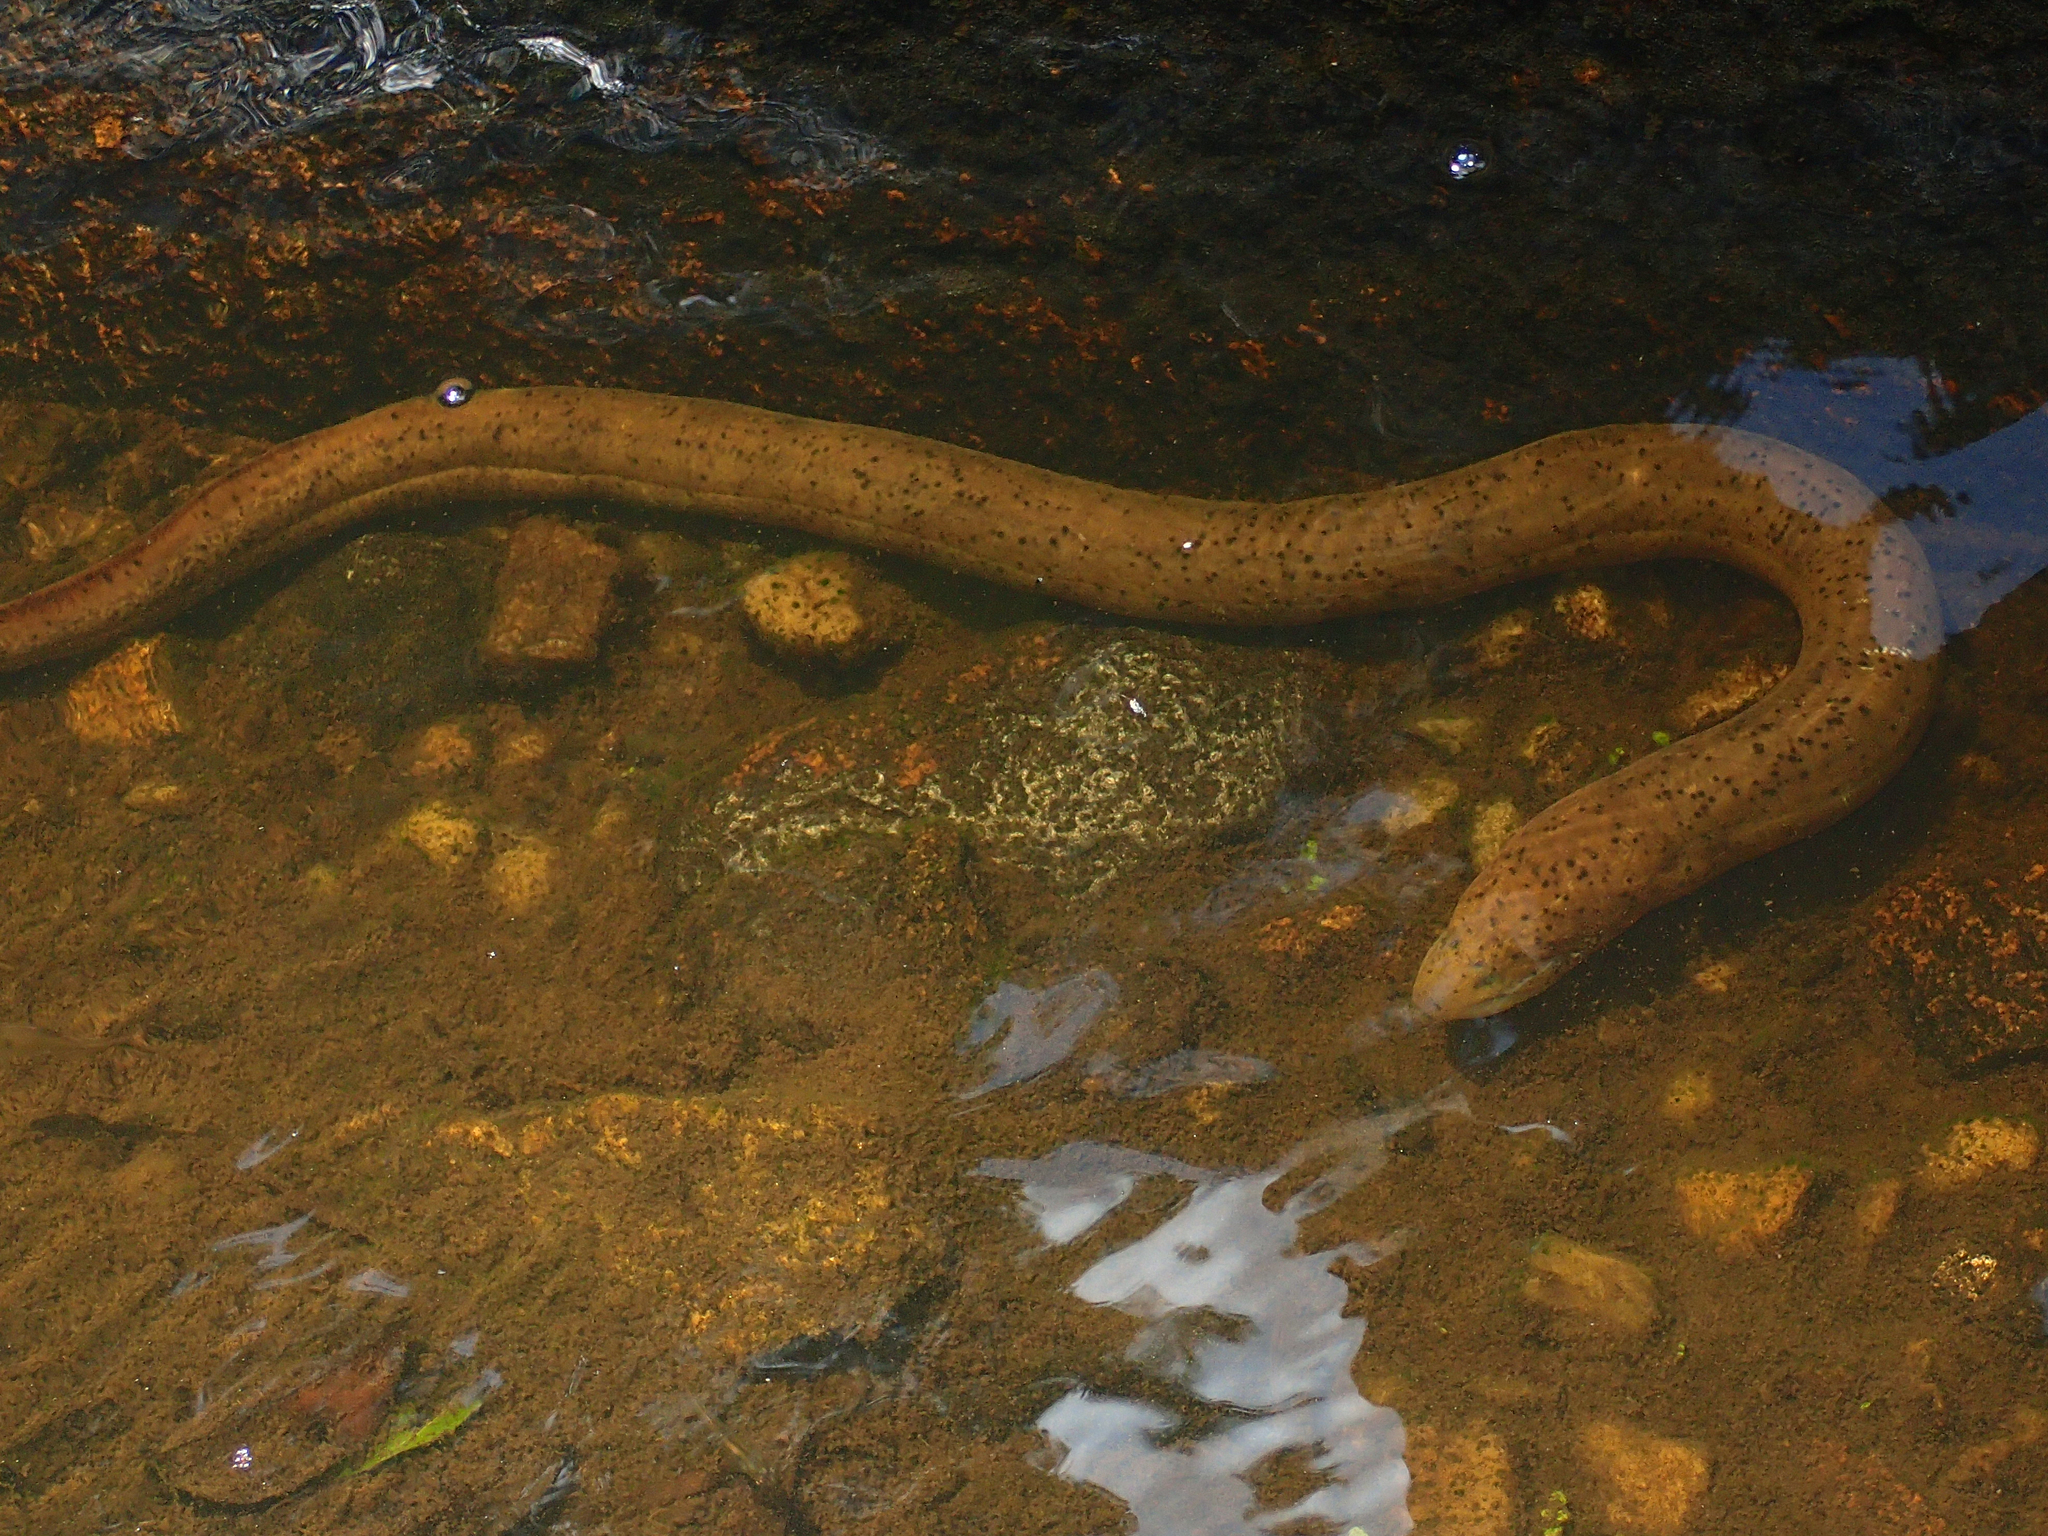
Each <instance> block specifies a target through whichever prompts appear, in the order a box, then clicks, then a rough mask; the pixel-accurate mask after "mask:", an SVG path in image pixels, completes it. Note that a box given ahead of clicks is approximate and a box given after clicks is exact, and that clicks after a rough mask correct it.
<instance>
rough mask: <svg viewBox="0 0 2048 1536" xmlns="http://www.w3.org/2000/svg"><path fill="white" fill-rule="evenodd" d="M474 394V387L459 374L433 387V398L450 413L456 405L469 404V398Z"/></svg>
mask: <svg viewBox="0 0 2048 1536" xmlns="http://www.w3.org/2000/svg"><path fill="white" fill-rule="evenodd" d="M475 393H476V386H475V385H474V384H472V383H470V382H469V380H467V379H465V378H464V377H463V376H462V375H461V374H459V373H458V374H456V375H455V376H454V377H453V378H448V379H443V380H442V381H441V382H440V383H438V384H436V385H435V386H434V398H435V399H436V400H438V401H440V402H441V403H442V404H443V405H445V406H447V407H448V409H449V410H451V411H452V410H454V409H455V407H456V406H458V405H467V404H469V397H470V396H471V395H473V394H475Z"/></svg>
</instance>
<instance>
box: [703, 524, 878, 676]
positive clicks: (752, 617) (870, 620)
mask: <svg viewBox="0 0 2048 1536" xmlns="http://www.w3.org/2000/svg"><path fill="white" fill-rule="evenodd" d="M899 607H900V603H891V602H890V601H888V594H886V593H885V592H884V591H883V589H882V588H881V585H880V583H878V582H877V581H876V580H875V579H874V577H873V576H872V575H870V574H869V573H868V571H867V569H866V567H864V566H863V565H862V564H861V563H860V562H859V561H857V560H855V559H854V558H853V557H852V556H851V555H848V554H845V553H843V552H842V551H839V550H832V549H825V550H814V551H812V552H811V553H809V554H802V555H796V556H793V557H792V558H790V559H788V560H784V561H782V562H780V563H779V564H776V565H772V566H770V567H769V568H768V569H767V570H765V571H761V572H758V573H757V574H755V575H754V576H752V577H749V578H748V580H747V584H746V585H745V586H744V587H742V588H741V589H740V611H741V612H742V613H744V614H745V615H746V618H747V623H748V625H749V626H750V627H751V628H752V629H753V631H754V635H755V637H756V638H757V639H759V640H760V642H761V643H762V644H763V645H765V646H767V647H768V649H769V650H771V651H773V652H775V654H776V655H778V656H780V657H782V658H783V659H784V660H786V661H795V662H822V663H824V664H825V665H827V666H831V667H852V666H858V665H859V664H860V663H861V662H863V661H866V660H867V659H868V658H869V657H870V656H872V655H873V654H874V653H875V652H876V651H877V650H879V649H880V648H881V647H882V646H884V645H887V644H889V643H890V641H892V640H893V639H895V638H897V634H898V631H899V630H900V628H901V624H900V617H899V615H898V613H897V610H898V608H899Z"/></svg>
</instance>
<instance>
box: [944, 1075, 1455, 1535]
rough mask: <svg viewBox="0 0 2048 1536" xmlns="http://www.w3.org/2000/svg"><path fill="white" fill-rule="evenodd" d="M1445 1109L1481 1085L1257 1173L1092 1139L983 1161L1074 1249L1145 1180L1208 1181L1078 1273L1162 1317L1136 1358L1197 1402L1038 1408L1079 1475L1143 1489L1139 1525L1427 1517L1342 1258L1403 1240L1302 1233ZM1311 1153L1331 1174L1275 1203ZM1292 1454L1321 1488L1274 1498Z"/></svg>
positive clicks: (1147, 1316) (1383, 1118)
mask: <svg viewBox="0 0 2048 1536" xmlns="http://www.w3.org/2000/svg"><path fill="white" fill-rule="evenodd" d="M1443 1113H1456V1114H1465V1113H1468V1110H1467V1107H1466V1104H1465V1101H1464V1098H1463V1096H1462V1095H1460V1094H1456V1093H1440V1094H1437V1095H1434V1096H1433V1097H1432V1098H1431V1099H1430V1100H1428V1101H1426V1102H1424V1103H1421V1104H1416V1105H1411V1106H1408V1107H1406V1108H1403V1109H1399V1110H1394V1111H1390V1112H1388V1113H1385V1114H1380V1115H1374V1116H1370V1117H1368V1118H1366V1119H1362V1120H1358V1121H1354V1122H1352V1123H1350V1124H1347V1125H1341V1126H1337V1127H1334V1128H1332V1129H1331V1130H1328V1131H1325V1132H1322V1133H1320V1134H1318V1135H1317V1136H1314V1137H1312V1138H1310V1139H1309V1140H1308V1141H1306V1142H1304V1143H1303V1144H1302V1145H1301V1146H1299V1147H1297V1148H1296V1149H1295V1150H1294V1151H1293V1152H1291V1153H1289V1154H1288V1156H1286V1157H1285V1158H1283V1159H1282V1160H1281V1161H1280V1162H1279V1163H1278V1164H1277V1165H1275V1166H1274V1167H1272V1168H1269V1169H1267V1170H1265V1171H1264V1172H1260V1173H1252V1174H1232V1173H1223V1172H1214V1171H1209V1170H1204V1169H1197V1168H1190V1167H1188V1166H1187V1165H1185V1164H1182V1163H1178V1162H1175V1161H1174V1160H1172V1159H1166V1158H1157V1157H1153V1156H1151V1155H1149V1154H1144V1153H1133V1152H1129V1151H1126V1150H1124V1149H1121V1148H1116V1147H1103V1146H1096V1145H1093V1144H1089V1143H1075V1144H1073V1145H1070V1146H1067V1147H1064V1148H1062V1149H1061V1150H1060V1151H1058V1152H1056V1153H1053V1154H1052V1155H1051V1156H1049V1157H1044V1158H1040V1159H1037V1160H1035V1161H1032V1162H1018V1161H1015V1160H1013V1159H990V1160H988V1161H985V1162H983V1163H982V1164H981V1166H980V1167H979V1168H978V1169H977V1170H976V1171H977V1172H978V1173H980V1174H981V1175H983V1176H984V1177H987V1178H998V1179H1006V1180H1011V1181H1013V1182H1015V1183H1017V1184H1019V1185H1021V1186H1022V1195H1023V1201H1024V1206H1025V1209H1026V1210H1027V1211H1028V1212H1029V1214H1030V1216H1031V1219H1032V1220H1033V1222H1034V1223H1036V1225H1037V1227H1038V1230H1039V1232H1040V1233H1041V1234H1042V1235H1043V1236H1044V1237H1045V1238H1046V1239H1047V1241H1048V1242H1050V1243H1052V1244H1054V1245H1056V1246H1060V1245H1065V1244H1067V1243H1071V1242H1073V1241H1074V1240H1076V1239H1077V1238H1079V1237H1082V1236H1083V1235H1085V1234H1086V1233H1087V1232H1088V1231H1089V1230H1090V1229H1091V1228H1092V1227H1094V1226H1095V1224H1096V1223H1097V1222H1099V1221H1101V1220H1102V1218H1103V1217H1105V1216H1107V1215H1108V1214H1109V1213H1110V1212H1111V1211H1113V1210H1114V1209H1116V1207H1117V1206H1118V1205H1120V1204H1121V1203H1122V1202H1123V1201H1124V1200H1125V1199H1127V1198H1128V1197H1129V1196H1130V1194H1131V1193H1132V1192H1133V1191H1134V1190H1135V1189H1136V1187H1137V1184H1138V1181H1139V1180H1140V1179H1143V1178H1147V1177H1153V1176H1161V1175H1164V1176H1168V1177H1173V1178H1177V1179H1180V1180H1182V1181H1184V1182H1186V1183H1189V1184H1192V1185H1193V1186H1194V1189H1193V1191H1192V1192H1191V1193H1190V1194H1189V1196H1188V1198H1187V1201H1186V1203H1185V1204H1184V1205H1182V1207H1181V1208H1180V1210H1179V1211H1178V1212H1176V1213H1175V1214H1174V1215H1173V1216H1172V1217H1170V1218H1169V1219H1168V1220H1166V1221H1165V1222H1163V1223H1162V1224H1161V1225H1159V1226H1158V1227H1155V1228H1154V1229H1153V1230H1152V1231H1151V1232H1149V1233H1148V1234H1146V1235H1145V1236H1144V1237H1142V1238H1140V1239H1139V1240H1138V1241H1137V1242H1135V1243H1131V1244H1128V1245H1126V1246H1124V1247H1122V1248H1119V1249H1117V1250H1116V1251H1115V1252H1113V1253H1110V1254H1108V1255H1106V1256H1105V1257H1103V1258H1101V1259H1098V1260H1097V1261H1096V1262H1095V1263H1094V1264H1092V1265H1090V1266H1089V1268H1088V1269H1087V1270H1086V1271H1085V1272H1084V1273H1083V1274H1082V1275H1081V1276H1080V1278H1079V1279H1077V1280H1075V1281H1074V1283H1073V1287H1072V1289H1073V1293H1074V1295H1076V1296H1078V1297H1079V1298H1080V1299H1081V1300H1083V1301H1085V1302H1089V1303H1091V1304H1092V1305H1095V1306H1106V1307H1114V1308H1116V1309H1117V1310H1119V1311H1121V1312H1125V1313H1127V1314H1129V1315H1130V1316H1132V1317H1135V1318H1138V1319H1140V1320H1141V1321H1142V1323H1143V1325H1144V1326H1143V1327H1141V1328H1140V1329H1139V1331H1138V1333H1137V1335H1136V1337H1134V1338H1133V1339H1132V1340H1131V1342H1130V1343H1129V1345H1127V1346H1126V1348H1125V1350H1124V1355H1125V1358H1126V1359H1128V1360H1130V1361H1132V1362H1133V1363H1135V1364H1136V1365H1138V1366H1139V1367H1140V1368H1141V1369H1142V1370H1143V1371H1144V1372H1145V1373H1146V1374H1147V1375H1149V1376H1151V1377H1153V1378H1154V1379H1155V1380H1157V1381H1159V1382H1161V1383H1164V1384H1165V1385H1166V1387H1167V1389H1168V1397H1167V1401H1177V1402H1178V1403H1179V1406H1178V1407H1177V1408H1168V1407H1165V1406H1162V1405H1161V1403H1160V1402H1157V1401H1138V1400H1136V1399H1132V1398H1125V1397H1118V1396H1114V1395H1110V1394H1107V1393H1103V1392H1099V1391H1095V1390H1092V1389H1090V1388H1086V1387H1080V1388H1075V1389H1073V1390H1071V1391H1069V1392H1068V1393H1067V1394H1066V1395H1065V1396H1063V1397H1062V1398H1060V1400H1059V1401H1058V1402H1056V1403H1054V1404H1053V1405H1052V1406H1051V1407H1050V1408H1048V1409H1047V1410H1046V1411H1045V1412H1044V1413H1042V1414H1040V1415H1039V1418H1038V1427H1039V1428H1040V1429H1041V1430H1043V1431H1044V1432H1045V1433H1046V1434H1047V1435H1048V1436H1050V1437H1051V1438H1052V1439H1053V1440H1054V1441H1055V1442H1057V1443H1058V1444H1059V1445H1060V1446H1061V1447H1062V1449H1063V1455H1062V1457H1061V1460H1060V1462H1059V1467H1058V1471H1059V1474H1060V1476H1062V1477H1066V1478H1071V1479H1073V1480H1074V1481H1077V1482H1085V1483H1092V1484H1094V1485H1096V1486H1097V1487H1100V1488H1105V1489H1107V1490H1109V1491H1110V1492H1111V1493H1114V1494H1115V1495H1117V1497H1118V1498H1120V1499H1123V1500H1124V1501H1125V1502H1126V1503H1128V1504H1129V1505H1130V1507H1131V1511H1132V1513H1133V1514H1134V1515H1135V1516H1136V1518H1137V1530H1138V1533H1139V1536H1240V1533H1242V1536H1251V1533H1253V1532H1258V1531H1271V1530H1276V1529H1279V1528H1281V1527H1284V1526H1287V1525H1288V1523H1289V1522H1291V1521H1299V1520H1308V1519H1312V1518H1321V1519H1326V1520H1330V1521H1334V1522H1336V1523H1337V1525H1338V1526H1339V1527H1340V1528H1343V1527H1354V1526H1362V1527H1363V1528H1364V1529H1365V1530H1367V1531H1369V1532H1371V1533H1372V1536H1402V1533H1404V1532H1406V1531H1407V1530H1409V1529H1410V1522H1409V1519H1408V1513H1407V1509H1406V1506H1405V1503H1404V1498H1405V1495H1406V1492H1407V1487H1408V1471H1407V1468H1406V1466H1405V1465H1403V1463H1402V1460H1401V1446H1402V1431H1401V1420H1400V1417H1399V1415H1397V1414H1396V1413H1394V1412H1393V1411H1392V1410H1391V1409H1388V1408H1383V1407H1378V1406H1376V1405H1374V1404H1372V1403H1370V1402H1367V1401H1366V1399H1365V1398H1364V1397H1363V1396H1362V1395H1361V1394H1360V1393H1359V1391H1358V1388H1357V1386H1356V1385H1354V1383H1353V1381H1352V1362H1353V1360H1354V1358H1355V1357H1356V1355H1357V1353H1358V1349H1359V1346H1360V1344H1361V1343H1362V1342H1363V1341H1364V1338H1365V1331H1366V1323H1365V1320H1364V1319H1363V1318H1357V1317H1347V1316H1345V1313H1344V1308H1345V1302H1346V1300H1347V1299H1348V1295H1349V1292H1348V1289H1347V1287H1346V1286H1345V1283H1344V1281H1343V1280H1341V1279H1340V1278H1338V1277H1337V1276H1336V1275H1334V1274H1332V1273H1331V1270H1330V1267H1331V1265H1333V1264H1335V1263H1336V1262H1338V1261H1339V1260H1349V1261H1351V1262H1352V1263H1354V1264H1358V1265H1371V1264H1374V1263H1377V1262H1378V1261H1379V1260H1381V1259H1382V1258H1384V1257H1386V1256H1387V1255H1388V1254H1389V1253H1391V1252H1393V1251H1395V1250H1396V1249H1397V1248H1398V1247H1399V1244H1400V1238H1399V1236H1398V1234H1395V1235H1390V1236H1388V1237H1386V1238H1382V1239H1380V1240H1378V1241H1376V1242H1373V1241H1355V1242H1348V1243H1344V1244H1341V1245H1339V1246H1338V1247H1335V1248H1332V1249H1328V1250H1325V1251H1323V1252H1319V1253H1309V1254H1304V1253H1301V1252H1299V1251H1298V1249H1297V1247H1296V1242H1295V1239H1296V1234H1297V1233H1298V1231H1299V1229H1300V1226H1301V1223H1302V1222H1303V1220H1305V1219H1306V1218H1307V1217H1309V1216H1312V1215H1314V1214H1316V1213H1317V1212H1319V1211H1322V1210H1324V1209H1326V1208H1327V1207H1328V1206H1329V1205H1330V1204H1331V1203H1332V1202H1333V1201H1335V1200H1336V1199H1337V1198H1338V1197H1339V1196H1340V1195H1343V1194H1345V1193H1347V1192H1348V1191H1350V1190H1351V1189H1353V1188H1355V1187H1356V1186H1357V1185H1358V1184H1360V1183H1362V1182H1363V1181H1364V1180H1365V1179H1367V1178H1369V1177H1370V1176H1371V1175H1372V1174H1374V1173H1376V1172H1377V1171H1378V1170H1379V1169H1380V1168H1381V1167H1382V1166H1383V1165H1384V1163H1385V1161H1386V1150H1385V1147H1386V1141H1387V1138H1388V1137H1390V1136H1392V1135H1394V1134H1396V1133H1397V1132H1399V1131H1402V1130H1405V1129H1406V1128H1407V1127H1409V1126H1411V1125H1414V1124H1416V1123H1417V1122H1419V1121H1421V1120H1425V1119H1427V1118H1428V1117H1429V1116H1431V1115H1433V1114H1443ZM1305 1166H1313V1167H1315V1169H1316V1176H1315V1177H1314V1178H1313V1179H1312V1180H1310V1181H1309V1182H1308V1183H1306V1184H1305V1185H1303V1186H1302V1187H1300V1188H1299V1189H1298V1190H1296V1191H1295V1192H1294V1193H1293V1194H1291V1195H1290V1196H1289V1197H1288V1198H1287V1199H1286V1200H1285V1201H1284V1202H1282V1204H1281V1205H1280V1208H1279V1209H1278V1210H1271V1209H1268V1207H1267V1205H1266V1203H1265V1196H1266V1192H1267V1191H1268V1190H1269V1189H1271V1188H1272V1187H1273V1185H1275V1184H1276V1183H1278V1182H1279V1181H1280V1180H1281V1179H1283V1178H1284V1177H1286V1176H1287V1175H1288V1174H1290V1173H1293V1172H1294V1171H1295V1170H1297V1169H1301V1168H1303V1167H1305ZM1190 1400H1192V1401H1190ZM1218 1409H1221V1410H1223V1412H1222V1414H1221V1415H1220V1416H1219V1414H1218V1413H1217V1411H1216V1410H1218ZM1289 1453H1292V1454H1293V1455H1295V1456H1298V1457H1300V1458H1302V1459H1303V1461H1304V1462H1305V1464H1306V1466H1307V1467H1308V1468H1309V1469H1311V1470H1312V1472H1313V1475H1314V1480H1315V1481H1316V1482H1317V1483H1318V1484H1319V1486H1317V1487H1315V1488H1314V1490H1313V1491H1312V1492H1309V1493H1307V1494H1305V1495H1302V1496H1301V1497H1299V1498H1296V1499H1294V1500H1292V1501H1291V1502H1288V1503H1286V1504H1284V1505H1283V1506H1281V1507H1277V1508H1272V1507H1261V1505H1260V1500H1259V1498H1258V1496H1257V1494H1256V1491H1255V1489H1254V1487H1253V1483H1252V1477H1253V1473H1254V1469H1256V1468H1259V1467H1260V1466H1261V1465H1262V1464H1270V1463H1271V1462H1273V1461H1274V1460H1275V1459H1276V1458H1279V1457H1281V1456H1283V1455H1286V1454H1289Z"/></svg>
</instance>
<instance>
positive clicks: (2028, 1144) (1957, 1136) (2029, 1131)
mask: <svg viewBox="0 0 2048 1536" xmlns="http://www.w3.org/2000/svg"><path fill="white" fill-rule="evenodd" d="M2040 1153H2041V1133H2040V1132H2039V1131H2037V1130H2035V1129H2034V1128H2033V1127H2032V1126H2031V1125H2028V1124H2027V1123H2026V1122H2025V1121H2023V1120H2002V1119H1999V1118H1997V1117H1996V1116H1986V1117H1985V1118H1983V1119H1981V1120H1965V1121H1963V1122H1961V1123H1960V1124H1958V1125H1954V1126H1951V1127H1950V1128H1949V1133H1948V1139H1947V1140H1946V1141H1944V1142H1943V1143H1942V1144H1941V1146H1940V1147H1939V1148H1938V1149H1937V1148H1934V1147H1923V1148H1922V1149H1921V1163H1920V1175H1919V1177H1920V1182H1921V1183H1922V1184H1924V1185H1926V1186H1927V1187H1928V1188H1929V1189H1938V1190H1954V1189H1966V1188H1968V1187H1969V1186H1970V1185H1972V1184H1975V1183H1978V1182H1979V1181H1980V1180H1982V1179H1985V1178H1988V1177H1989V1176H1990V1175H1992V1174H1994V1173H2024V1172H2025V1171H2026V1170H2027V1169H2029V1168H2031V1167H2033V1166H2034V1159H2035V1158H2037V1157H2038V1156H2040Z"/></svg>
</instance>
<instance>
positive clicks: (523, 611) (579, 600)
mask: <svg viewBox="0 0 2048 1536" xmlns="http://www.w3.org/2000/svg"><path fill="white" fill-rule="evenodd" d="M618 571H619V555H618V551H616V550H614V549H612V548H611V547H610V546H609V545H606V544H600V543H599V542H598V541H597V540H595V539H593V538H591V537H589V536H588V535H587V534H584V533H579V532H578V531H577V530H576V529H574V528H571V527H569V526H568V525H567V524H566V523H563V522H561V521H560V520H559V519H556V518H552V517H529V518H527V519H526V520H525V521H524V522H522V523H520V524H519V525H518V526H517V527H515V528H514V529H513V530H512V535H511V539H510V541H509V543H508V545H507V547H506V550H505V563H504V564H503V565H502V566H500V567H499V568H498V580H497V598H496V602H495V604H494V606H493V608H492V611H491V622H490V628H489V630H488V631H487V632H486V634H485V636H484V642H483V657H484V660H485V662H486V663H488V664H489V665H490V666H491V667H493V668H494V669H496V670H498V671H500V672H512V673H533V672H540V671H546V670H551V669H554V668H559V667H574V666H583V665H585V664H587V663H589V662H591V661H594V660H595V659H596V658H597V639H598V634H599V632H600V631H601V630H602V629H603V628H604V622H605V620H606V618H607V617H609V615H610V613H611V604H612V581H613V578H614V577H616V576H617V575H618Z"/></svg>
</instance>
